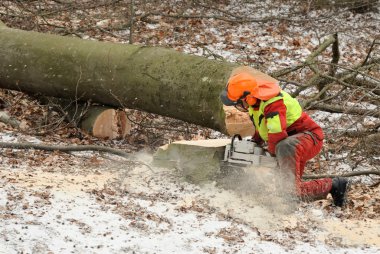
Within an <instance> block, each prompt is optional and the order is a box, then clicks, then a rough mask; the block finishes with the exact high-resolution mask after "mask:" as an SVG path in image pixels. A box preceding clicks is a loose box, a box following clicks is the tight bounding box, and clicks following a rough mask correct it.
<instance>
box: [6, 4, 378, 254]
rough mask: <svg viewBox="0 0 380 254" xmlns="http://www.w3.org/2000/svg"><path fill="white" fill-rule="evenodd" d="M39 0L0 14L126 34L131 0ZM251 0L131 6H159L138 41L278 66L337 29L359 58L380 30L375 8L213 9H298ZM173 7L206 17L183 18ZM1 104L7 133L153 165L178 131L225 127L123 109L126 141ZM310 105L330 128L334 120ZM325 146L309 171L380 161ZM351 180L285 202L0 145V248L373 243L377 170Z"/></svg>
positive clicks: (60, 29) (10, 96)
mask: <svg viewBox="0 0 380 254" xmlns="http://www.w3.org/2000/svg"><path fill="white" fill-rule="evenodd" d="M36 2H39V1H30V2H25V3H21V2H17V1H16V2H14V1H3V3H2V4H1V5H0V18H1V20H2V21H3V22H4V23H6V24H7V25H8V26H10V27H14V28H21V29H25V30H35V31H40V32H50V33H55V34H61V35H66V36H71V35H73V36H79V37H81V38H83V39H95V40H104V41H112V42H118V43H127V42H128V38H129V29H128V27H127V24H128V22H129V21H128V18H126V14H125V13H128V11H129V10H130V9H129V5H128V3H129V1H113V2H115V3H114V4H111V5H99V6H90V5H86V6H84V5H78V6H77V7H75V6H74V7H72V6H71V7H70V6H66V5H65V2H64V1H41V2H44V3H45V4H44V5H42V7H41V6H38V5H37V4H36ZM58 2H61V3H60V4H59V3H58ZM78 2H81V1H78ZM82 2H83V1H82ZM171 2H173V3H171ZM184 2H186V1H184ZM245 2H246V1H230V2H229V1H220V3H219V4H218V5H214V6H213V8H206V7H204V6H205V4H206V3H207V1H206V2H205V3H203V2H199V3H198V2H194V3H193V4H184V3H181V4H177V2H176V4H174V1H163V2H161V3H155V2H149V1H142V2H141V3H140V2H137V5H136V13H135V14H136V15H137V16H138V17H143V16H144V14H145V13H148V12H152V13H153V12H154V13H155V14H152V15H150V16H148V18H149V19H138V20H137V21H136V23H135V26H134V32H133V41H134V43H135V44H140V45H153V46H166V47H170V48H174V49H176V50H179V51H181V52H185V53H188V54H196V55H202V56H205V57H210V58H223V59H225V60H227V61H235V62H240V63H242V64H249V65H252V66H254V67H257V68H259V69H261V70H267V71H274V70H277V69H281V68H283V67H288V66H293V65H294V64H297V63H299V62H300V61H302V60H304V59H305V58H306V57H307V56H308V55H309V54H310V53H311V52H312V51H313V50H314V49H315V48H316V47H318V45H319V43H320V42H321V41H323V38H324V37H325V36H327V35H328V34H331V33H333V32H340V44H341V45H342V48H341V55H342V63H352V62H359V61H360V59H363V57H365V55H366V53H367V51H366V50H367V49H368V46H369V45H370V44H371V42H372V40H374V39H375V38H376V36H378V33H377V30H376V28H377V27H378V25H379V19H380V16H379V14H378V13H374V12H369V13H362V14H360V13H352V12H350V11H340V12H334V11H332V10H308V9H304V10H303V12H302V13H301V14H294V15H293V16H292V18H294V19H296V20H297V19H299V20H300V21H302V22H293V23H292V22H287V21H284V20H279V19H273V20H271V21H269V22H255V21H251V22H242V23H239V22H226V21H225V20H222V19H218V18H211V17H209V18H207V17H206V16H211V15H215V12H218V14H220V13H223V12H222V11H221V10H222V9H223V10H224V11H225V16H223V17H224V18H226V17H227V18H231V17H237V15H241V16H247V17H251V18H262V17H263V15H270V16H277V17H279V16H281V15H282V13H283V12H284V13H286V12H289V11H290V10H292V8H293V7H294V5H292V4H289V3H286V1H260V3H256V4H249V3H245ZM277 2H278V3H277ZM288 2H289V1H288ZM290 2H291V1H290ZM20 3H21V4H20ZM275 3H277V4H275ZM202 6H203V7H202ZM69 7H70V8H69ZM299 8H301V9H303V8H307V6H299ZM53 11H54V12H53ZM40 12H52V13H54V14H52V15H42V14H41V13H40ZM227 12H228V13H233V14H234V16H232V15H227V14H226V13H227ZM176 13H181V15H201V16H204V17H203V18H195V19H194V18H175V17H174V16H175V15H174V14H176ZM16 14H17V15H16ZM165 15H173V17H168V16H165ZM327 17H328V18H327ZM376 52H377V53H378V52H379V49H377V51H376ZM0 110H1V111H3V112H6V113H7V114H8V115H10V116H11V117H14V118H15V119H17V120H18V121H19V122H20V123H21V124H20V126H19V127H18V128H14V127H12V126H10V125H9V124H5V123H1V122H0V141H2V142H32V143H37V144H39V143H44V144H65V145H73V144H96V145H103V146H108V147H114V148H119V149H124V150H125V151H126V152H130V153H131V154H132V153H133V154H136V156H137V157H138V158H139V160H140V161H143V162H144V163H146V164H149V163H150V162H151V161H152V155H153V153H154V152H155V151H156V149H157V148H158V147H159V146H160V145H163V144H166V143H169V142H170V141H173V140H181V139H187V140H191V139H193V140H194V139H206V138H219V137H224V136H223V135H222V134H221V133H218V132H216V131H213V130H210V129H206V128H203V127H200V126H196V125H192V124H188V123H184V122H181V121H178V120H175V119H169V118H163V117H159V116H155V115H153V114H149V113H146V112H139V111H134V110H128V113H129V114H130V117H131V119H133V129H132V132H131V134H129V135H128V136H127V137H126V138H125V139H123V140H100V139H97V138H94V137H91V136H89V135H87V134H85V133H83V132H81V130H79V129H77V128H75V127H73V126H72V125H71V124H67V123H64V122H61V121H60V119H61V118H60V116H59V114H57V113H55V112H50V110H49V109H48V108H47V107H46V106H43V105H40V104H39V103H38V101H36V100H35V99H34V98H33V97H31V96H29V95H26V94H23V93H20V92H16V91H7V90H0ZM309 113H310V114H311V115H312V116H313V118H314V119H315V120H316V121H317V122H318V123H319V124H321V126H323V128H324V130H325V131H327V130H328V129H329V128H330V127H332V126H334V125H336V121H335V120H336V119H339V117H340V114H331V113H326V112H320V111H314V112H309ZM147 126H149V128H147ZM53 127H54V128H53ZM326 146H327V147H329V146H339V144H333V143H326ZM326 150H327V148H326ZM326 154H327V152H326V151H324V152H323V153H322V155H321V156H319V158H318V159H316V160H313V161H311V163H309V164H308V168H307V173H310V172H312V173H316V174H317V173H321V174H322V173H323V174H325V173H344V172H350V171H360V170H378V165H376V164H369V163H356V162H352V161H350V160H344V159H342V160H340V159H339V158H341V157H344V156H345V155H346V153H345V151H342V153H339V154H330V155H329V156H328V157H329V158H327V156H326ZM373 158H374V159H376V160H377V161H378V160H379V159H380V158H378V155H373ZM251 180H252V184H262V183H260V182H258V181H259V180H258V179H251ZM351 181H352V184H351V187H350V191H349V194H348V200H349V201H348V204H347V205H346V206H345V207H344V208H339V207H335V206H333V205H332V200H331V197H330V196H329V197H328V198H327V199H326V200H321V201H314V202H309V203H306V202H299V203H296V204H295V205H294V206H292V209H291V210H289V209H281V207H279V206H278V204H277V203H276V199H274V198H273V196H272V195H271V193H265V192H262V191H254V192H250V193H249V192H248V193H247V192H244V193H242V192H237V191H234V190H229V189H223V188H221V187H219V186H217V185H216V184H215V182H208V183H205V184H202V185H197V184H193V183H189V182H186V181H185V180H184V179H183V178H182V177H181V175H180V173H179V172H177V171H175V170H173V169H165V168H157V167H153V170H151V169H149V168H148V167H146V166H144V165H141V164H139V163H137V162H135V161H130V160H127V159H125V158H121V157H119V156H116V155H109V154H104V153H97V152H72V153H63V152H45V151H39V150H17V149H0V253H7V254H8V253H286V252H290V253H377V252H379V251H380V202H379V201H380V186H379V184H378V182H379V177H373V176H357V177H352V178H351Z"/></svg>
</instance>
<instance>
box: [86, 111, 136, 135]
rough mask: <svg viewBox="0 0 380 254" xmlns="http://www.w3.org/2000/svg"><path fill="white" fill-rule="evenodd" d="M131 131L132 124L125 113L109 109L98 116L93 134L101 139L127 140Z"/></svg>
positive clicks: (93, 127) (93, 126)
mask: <svg viewBox="0 0 380 254" xmlns="http://www.w3.org/2000/svg"><path fill="white" fill-rule="evenodd" d="M130 131H131V123H130V121H129V120H128V118H127V116H126V114H125V112H124V111H121V110H115V109H107V110H104V111H102V112H101V113H100V114H99V115H97V116H96V119H95V121H94V124H93V125H92V130H91V131H90V132H91V134H92V135H93V136H95V137H99V138H109V139H116V138H125V136H126V135H127V134H129V133H130Z"/></svg>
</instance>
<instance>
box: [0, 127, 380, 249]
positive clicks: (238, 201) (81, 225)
mask: <svg viewBox="0 0 380 254" xmlns="http://www.w3.org/2000/svg"><path fill="white" fill-rule="evenodd" d="M18 136H19V137H18V138H21V139H23V140H29V139H30V137H29V136H27V135H20V134H18ZM11 137H12V133H11V132H8V133H4V134H1V140H9V139H11ZM18 152H21V153H23V151H17V150H13V154H16V153H18ZM34 152H35V151H33V150H31V151H27V152H26V153H24V154H26V156H27V158H29V159H27V158H25V159H21V160H19V159H18V160H17V162H14V163H13V164H12V165H11V164H10V163H9V162H10V161H11V159H10V158H9V156H4V159H3V160H4V161H3V162H4V163H2V164H1V166H0V218H1V220H0V253H6V254H8V253H178V252H180V253H262V252H265V253H289V252H291V253H376V252H378V251H380V241H379V239H380V221H379V220H378V219H377V217H374V218H373V219H371V218H366V219H365V220H362V219H360V218H350V219H348V218H344V217H342V210H341V209H340V208H336V207H332V206H331V198H329V199H328V200H324V201H321V202H322V203H309V204H307V203H303V204H302V205H301V204H296V205H295V206H293V205H290V206H287V208H290V209H279V202H278V200H272V199H274V197H273V195H267V194H265V193H264V192H262V191H257V190H258V189H260V188H256V189H255V188H254V189H250V191H251V192H239V191H236V190H234V189H226V188H222V187H220V186H219V185H216V184H215V182H207V183H204V184H192V183H189V182H186V181H184V180H183V179H182V178H181V176H180V175H179V174H178V172H176V171H174V170H173V169H164V168H153V171H152V170H151V169H149V168H148V167H145V166H141V165H136V164H135V163H131V162H129V161H126V160H125V159H120V158H118V157H117V156H112V157H108V158H107V159H105V158H102V157H100V156H99V157H98V155H97V154H89V153H80V152H76V153H75V155H62V154H59V153H58V154H54V155H51V154H49V153H47V154H46V158H49V161H50V162H51V163H52V164H51V165H50V166H47V165H36V166H33V160H32V156H31V155H32V154H33V153H34ZM89 156H90V159H89ZM137 156H138V157H139V159H140V160H141V161H143V162H144V163H150V162H151V160H152V159H151V158H152V157H151V155H149V154H144V153H141V154H138V155H137ZM94 158H95V159H94ZM68 161H70V163H67V162H68ZM252 184H253V185H255V184H257V186H260V185H259V184H262V183H260V182H259V178H256V179H254V178H252ZM280 201H281V200H280ZM321 204H322V205H321ZM285 205H287V204H285Z"/></svg>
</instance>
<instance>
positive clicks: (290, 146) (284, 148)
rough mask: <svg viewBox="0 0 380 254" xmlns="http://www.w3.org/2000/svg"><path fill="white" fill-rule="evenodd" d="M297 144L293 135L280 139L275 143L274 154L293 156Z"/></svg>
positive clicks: (297, 141)
mask: <svg viewBox="0 0 380 254" xmlns="http://www.w3.org/2000/svg"><path fill="white" fill-rule="evenodd" d="M298 144H299V140H298V139H297V138H294V137H288V138H286V139H284V140H281V141H280V142H278V144H277V145H276V156H277V157H288V156H294V155H295V152H296V147H297V145H298Z"/></svg>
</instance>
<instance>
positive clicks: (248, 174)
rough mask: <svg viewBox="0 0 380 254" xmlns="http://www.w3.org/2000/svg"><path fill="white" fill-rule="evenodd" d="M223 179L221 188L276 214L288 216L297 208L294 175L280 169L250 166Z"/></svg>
mask: <svg viewBox="0 0 380 254" xmlns="http://www.w3.org/2000/svg"><path fill="white" fill-rule="evenodd" d="M242 171H244V172H240V173H238V174H230V175H228V176H226V178H225V179H221V186H222V187H224V188H227V189H231V190H233V191H235V192H236V193H237V194H239V195H241V196H244V198H245V199H250V200H252V201H253V202H254V203H255V204H256V205H258V206H262V207H263V208H265V209H267V210H269V211H273V212H276V213H281V214H287V213H291V212H293V211H294V210H295V209H296V207H297V198H296V195H295V179H294V174H292V173H291V171H289V172H284V171H281V170H280V169H279V168H278V167H275V168H269V167H257V166H248V167H246V168H244V169H243V170H242Z"/></svg>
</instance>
